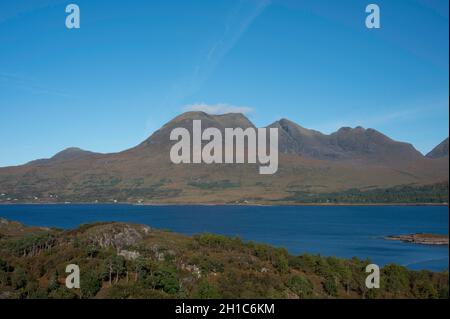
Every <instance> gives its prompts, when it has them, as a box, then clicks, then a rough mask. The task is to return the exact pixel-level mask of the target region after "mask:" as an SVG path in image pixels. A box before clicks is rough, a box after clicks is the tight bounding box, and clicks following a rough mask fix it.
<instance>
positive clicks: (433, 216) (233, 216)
mask: <svg viewBox="0 0 450 319" xmlns="http://www.w3.org/2000/svg"><path fill="white" fill-rule="evenodd" d="M448 216H449V212H448V207H442V206H441V207H425V206H417V207H411V206H399V207H394V206H386V207H385V206H383V207H375V206H370V207H363V206H362V207H354V206H338V207H323V206H315V207H309V206H308V207H279V206H278V207H259V206H258V207H248V206H133V205H0V217H4V218H7V219H10V220H16V221H20V222H22V223H24V224H26V225H34V226H49V227H60V228H74V227H77V226H78V225H80V224H83V223H90V222H96V221H122V222H132V223H140V224H146V225H149V226H151V227H156V228H163V229H170V230H173V231H175V232H179V233H183V234H188V235H191V234H195V233H201V232H211V233H218V234H224V235H233V236H234V235H238V236H240V237H241V238H242V239H244V240H253V241H256V242H262V243H268V244H271V245H275V246H282V247H286V248H287V249H288V250H289V251H290V252H291V253H293V254H301V253H305V252H308V253H314V254H321V255H324V256H339V257H347V258H350V257H353V256H358V257H360V258H367V257H368V258H370V259H371V260H372V261H373V262H375V263H377V264H379V265H383V264H386V263H398V264H401V265H404V266H407V267H409V268H411V269H430V270H443V269H448V266H449V259H448V247H437V246H421V245H412V244H406V243H401V242H395V241H388V240H384V239H383V237H384V236H387V235H392V234H408V233H421V232H427V233H437V234H448Z"/></svg>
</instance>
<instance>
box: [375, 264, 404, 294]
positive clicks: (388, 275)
mask: <svg viewBox="0 0 450 319" xmlns="http://www.w3.org/2000/svg"><path fill="white" fill-rule="evenodd" d="M381 279H382V281H383V282H382V285H383V286H384V287H385V289H386V291H388V292H391V293H393V294H395V295H398V294H400V293H401V292H402V291H409V274H408V269H406V268H405V267H402V266H398V265H394V264H391V265H386V266H385V267H384V268H383V270H382V275H381Z"/></svg>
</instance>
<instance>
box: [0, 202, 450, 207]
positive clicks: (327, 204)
mask: <svg viewBox="0 0 450 319" xmlns="http://www.w3.org/2000/svg"><path fill="white" fill-rule="evenodd" d="M8 205H133V206H249V207H252V206H254V207H261V206H265V207H266V206H267V207H272V206H273V207H276V206H286V207H288V206H291V207H296V206H299V207H302V206H325V207H327V206H328V207H333V206H336V207H340V206H344V207H345V206H351V207H358V206H361V207H367V206H380V207H383V206H448V203H290V202H280V203H276V204H274V203H220V202H217V203H197V202H146V203H133V202H116V203H113V202H38V203H30V202H16V203H0V206H8Z"/></svg>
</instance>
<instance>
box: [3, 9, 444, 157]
mask: <svg viewBox="0 0 450 319" xmlns="http://www.w3.org/2000/svg"><path fill="white" fill-rule="evenodd" d="M69 3H76V4H78V5H79V7H80V10H81V28H80V29H78V30H68V29H67V28H66V27H65V18H66V15H67V14H66V13H65V7H66V5H68V4H69ZM369 3H377V4H378V5H379V6H380V8H381V24H382V28H381V29H379V30H369V29H367V28H366V27H365V23H364V21H365V17H366V13H365V7H366V5H367V4H369ZM448 10H449V8H448V1H447V0H428V1H427V0H395V1H394V0H376V1H375V0H371V1H369V0H367V1H365V0H342V1H335V0H314V1H312V0H310V1H301V0H294V1H291V0H272V1H270V0H243V1H241V0H215V1H211V0H195V1H194V0H192V1H187V0H183V1H172V0H164V1H156V0H152V1H143V0H142V1H138V0H129V1H107V0H103V1H100V0H78V1H77V0H73V1H58V0H53V1H51V0H48V1H45V0H42V1H30V0H29V1H23V0H15V1H5V0H0V133H1V138H0V166H8V165H17V164H22V163H25V162H27V161H30V160H33V159H36V158H45V157H50V156H52V155H53V154H55V153H56V152H58V151H60V150H62V149H64V148H66V147H71V146H76V147H81V148H83V149H87V150H92V151H98V152H116V151H121V150H124V149H126V148H129V147H132V146H134V145H136V144H138V143H140V142H141V141H142V140H143V139H145V138H147V137H148V136H149V135H150V134H151V133H152V132H153V131H155V130H156V129H158V128H159V127H160V126H161V125H163V124H164V123H165V122H167V121H169V120H170V119H171V118H173V117H174V116H176V115H178V114H179V113H181V112H183V111H185V110H190V109H206V110H210V111H214V112H227V111H242V112H246V113H247V115H248V117H249V118H250V119H251V120H252V121H253V122H254V123H255V124H256V125H258V126H265V125H268V124H270V123H272V122H274V121H275V120H277V119H280V118H289V119H291V120H293V121H295V122H297V123H298V124H300V125H302V126H304V127H307V128H314V129H317V130H320V131H322V132H324V133H331V132H333V131H335V130H337V129H338V128H339V127H341V126H352V127H354V126H358V125H362V126H364V127H372V128H375V129H377V130H379V131H381V132H383V133H385V134H387V135H389V136H390V137H392V138H394V139H396V140H401V141H406V142H410V143H412V144H413V145H414V146H415V147H416V148H417V149H419V150H420V151H422V152H428V151H429V150H430V149H431V148H433V147H434V146H435V145H437V144H438V143H440V142H441V141H442V140H443V139H444V138H445V137H447V136H448V129H449V128H448V125H449V113H448V103H449V91H448V85H449V83H448V82H449V80H448V79H449V73H448V72H449V65H448V58H449V43H448V27H449V20H448Z"/></svg>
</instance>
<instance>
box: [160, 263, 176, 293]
mask: <svg viewBox="0 0 450 319" xmlns="http://www.w3.org/2000/svg"><path fill="white" fill-rule="evenodd" d="M155 288H156V289H162V290H163V291H165V292H167V293H168V294H176V293H177V292H178V291H179V290H180V280H179V278H178V274H177V271H176V269H175V267H173V266H172V265H162V266H160V267H159V269H158V270H157V271H156V272H155Z"/></svg>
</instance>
